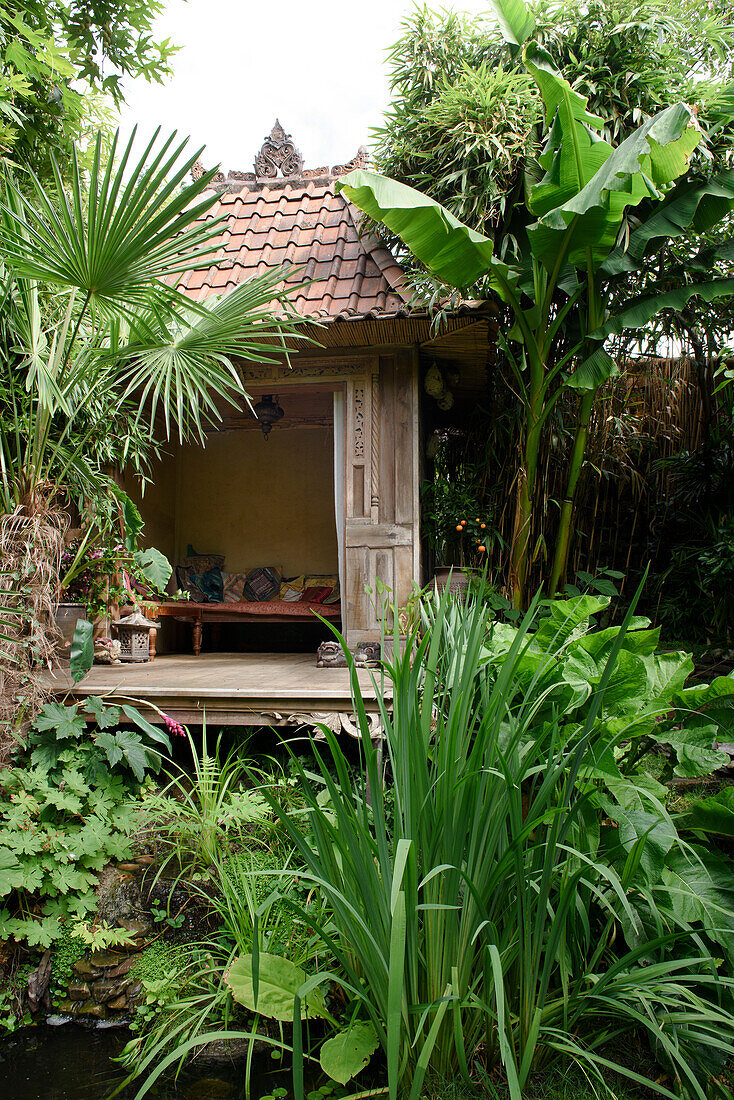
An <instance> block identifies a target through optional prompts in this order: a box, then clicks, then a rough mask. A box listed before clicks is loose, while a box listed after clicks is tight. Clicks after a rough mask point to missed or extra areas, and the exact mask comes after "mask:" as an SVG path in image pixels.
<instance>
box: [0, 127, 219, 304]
mask: <svg viewBox="0 0 734 1100" xmlns="http://www.w3.org/2000/svg"><path fill="white" fill-rule="evenodd" d="M159 132H160V131H159V130H157V131H156V133H155V134H154V136H153V138H152V139H151V141H150V142H149V143H148V145H147V147H146V148H145V150H144V151H143V154H142V156H141V157H140V159H139V160H138V161H137V163H135V164H134V165H132V166H131V161H132V150H133V143H134V140H135V131H133V134H132V136H131V138H130V140H129V141H128V143H127V145H126V146H125V148H124V150H123V151H122V154H121V156H120V158H119V162H117V163H116V162H115V154H116V152H117V147H118V140H119V135H118V134H116V135H115V137H114V139H113V142H112V150H111V154H110V159H109V161H108V163H107V166H106V167H105V168H103V166H102V142H101V137H100V136H98V138H97V144H96V148H95V154H94V160H93V165H92V172H91V177H90V179H89V183H88V187H86V186H85V182H84V181H83V180H82V174H81V170H80V167H79V163H78V160H77V158H76V155H75V156H74V160H73V164H72V174H71V182H70V184H69V187H68V189H67V188H66V187H65V186H64V183H63V181H62V178H61V174H60V172H59V169H58V166H57V165H56V164H55V163H54V165H53V172H54V179H53V183H52V184H51V185H50V186H49V187H48V188H46V187H44V185H43V184H42V183H41V181H40V180H39V179H38V178H37V177H36V176H34V175H33V173H30V178H31V184H32V194H31V196H30V197H27V196H26V195H24V194H23V193H22V192H21V190H20V188H19V187H18V186H17V184H16V183H15V182H14V181H13V180H12V179H10V178H8V179H7V181H6V192H7V194H6V196H5V199H4V202H3V203H2V209H3V211H4V213H5V215H6V216H5V218H4V219H3V224H2V226H0V248H1V249H2V253H3V256H4V258H5V260H6V262H7V263H8V264H10V265H11V266H12V267H13V269H14V270H15V271H16V272H17V273H18V274H19V275H23V276H25V277H27V278H30V279H37V280H38V281H39V282H42V283H47V284H49V285H51V286H57V287H64V288H66V289H70V290H78V291H81V293H82V294H83V295H84V298H85V300H87V301H89V303H90V304H91V305H92V306H93V307H94V306H98V307H100V308H104V309H105V310H106V311H108V312H109V311H110V310H112V311H113V312H120V311H122V312H125V311H127V310H128V309H129V308H130V306H131V304H134V303H135V302H141V301H143V300H145V299H146V298H147V296H148V294H149V291H150V285H151V282H152V281H153V280H156V279H162V278H164V277H166V276H170V275H171V274H174V273H176V272H182V271H189V270H191V269H193V268H196V267H200V266H202V265H203V266H206V265H208V264H209V263H210V262H211V260H212V252H213V249H212V242H213V241H214V239H215V238H216V237H217V236H218V235H219V233H220V231H221V225H222V221H221V219H213V218H206V217H205V215H206V214H207V212H208V211H209V210H210V208H211V206H212V204H213V203H214V202H215V201H216V195H214V194H213V193H212V192H209V193H207V194H205V192H206V191H207V188H208V186H209V183H210V182H211V180H212V178H213V176H214V174H215V172H216V169H211V170H210V171H208V172H205V173H204V174H203V175H202V176H201V177H200V178H199V179H197V180H194V181H193V182H189V183H184V180H185V179H186V176H187V174H188V173H189V172H190V170H191V168H192V167H193V165H194V163H195V162H196V160H197V158H198V157H199V156H200V154H201V152H202V150H198V151H197V152H196V153H194V154H193V155H190V154H187V153H186V152H185V149H186V145H187V143H188V139H184V140H183V141H179V142H177V141H176V134H175V132H174V133H173V134H171V135H170V136H169V137H168V138H166V139H165V140H164V141H163V142H162V143H160V144H159V141H158V137H159Z"/></svg>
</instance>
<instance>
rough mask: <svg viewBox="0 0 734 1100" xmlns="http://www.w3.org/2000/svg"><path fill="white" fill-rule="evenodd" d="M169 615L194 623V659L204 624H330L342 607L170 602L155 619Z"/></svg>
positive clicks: (283, 602)
mask: <svg viewBox="0 0 734 1100" xmlns="http://www.w3.org/2000/svg"><path fill="white" fill-rule="evenodd" d="M163 615H166V616H168V617H169V618H172V619H176V620H177V622H184V623H191V626H192V632H193V649H194V656H196V657H198V656H199V654H200V653H201V632H202V631H201V628H202V625H203V624H204V623H242V622H260V623H294V622H302V621H303V620H304V619H310V618H311V617H312V616H313V615H320V616H321V617H322V618H323V619H328V620H329V621H330V622H340V620H341V604H339V603H327V604H325V603H307V602H305V601H303V600H297V601H294V602H292V601H290V600H269V601H263V602H262V603H255V602H252V601H249V600H245V601H243V602H242V603H229V602H226V601H225V602H223V603H190V602H187V601H186V600H166V601H165V602H164V603H160V604H158V605H157V607H156V609H155V611H154V612H152V613H151V617H152V618H155V619H158V618H160V617H161V616H163ZM150 656H151V660H152V659H153V658H154V657H155V634H154V632H151V648H150Z"/></svg>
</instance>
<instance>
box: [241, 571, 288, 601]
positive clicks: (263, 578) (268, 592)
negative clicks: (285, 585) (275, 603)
mask: <svg viewBox="0 0 734 1100" xmlns="http://www.w3.org/2000/svg"><path fill="white" fill-rule="evenodd" d="M279 591H280V571H279V570H278V569H276V568H275V567H274V566H272V565H263V566H261V567H260V568H259V569H251V570H250V572H249V573H248V574H247V576H246V577H245V584H244V590H243V595H244V598H245V599H246V600H251V601H252V602H253V603H261V602H262V601H263V600H272V599H273V598H274V597H275V596H276V595H277V593H278V592H279Z"/></svg>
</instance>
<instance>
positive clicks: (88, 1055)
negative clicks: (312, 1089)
mask: <svg viewBox="0 0 734 1100" xmlns="http://www.w3.org/2000/svg"><path fill="white" fill-rule="evenodd" d="M129 1038H130V1033H129V1032H128V1031H127V1030H126V1029H124V1028H94V1029H90V1028H84V1027H81V1026H79V1025H76V1024H65V1025H64V1026H62V1027H33V1028H24V1029H23V1030H21V1031H17V1032H15V1033H14V1034H12V1035H9V1036H8V1037H7V1038H5V1039H3V1040H2V1041H0V1098H2V1100H106V1098H107V1097H108V1096H109V1095H110V1093H111V1092H112V1091H113V1090H114V1089H115V1088H116V1087H117V1086H118V1085H119V1084H120V1082H121V1081H122V1080H124V1078H125V1073H124V1072H123V1070H122V1067H121V1066H119V1065H118V1064H117V1063H115V1062H114V1061H113V1059H114V1058H115V1057H116V1056H117V1055H118V1054H119V1053H120V1051H121V1050H122V1048H123V1047H124V1045H125V1043H126V1042H127V1041H128V1039H129ZM271 1064H272V1063H271ZM268 1068H269V1067H268ZM288 1083H289V1074H287V1073H284V1072H283V1071H280V1072H279V1073H277V1074H274V1073H272V1072H270V1073H263V1074H262V1075H261V1076H260V1077H259V1078H258V1080H257V1084H256V1085H254V1086H253V1089H252V1095H253V1097H254V1098H255V1100H257V1097H260V1096H264V1095H266V1094H267V1093H269V1092H270V1091H271V1090H272V1089H273V1088H274V1087H276V1086H277V1085H282V1086H286V1087H287V1085H288ZM138 1087H139V1084H138V1086H131V1087H129V1088H127V1089H125V1090H124V1092H121V1093H118V1094H117V1095H118V1097H119V1100H132V1098H133V1097H134V1096H135V1093H136V1092H137V1088H138ZM148 1095H149V1096H150V1097H151V1098H152V1097H155V1100H174V1098H175V1100H242V1097H243V1096H244V1084H243V1071H242V1069H241V1068H237V1067H235V1066H232V1065H231V1064H224V1065H222V1064H219V1063H217V1064H212V1063H211V1062H209V1063H206V1064H204V1063H200V1064H198V1065H197V1064H196V1063H194V1066H193V1067H192V1068H187V1069H186V1070H185V1071H184V1072H182V1073H181V1074H180V1075H179V1077H178V1080H177V1081H175V1082H174V1081H172V1080H169V1081H167V1082H164V1083H163V1084H162V1085H158V1087H157V1088H156V1089H155V1090H154V1091H152V1092H150V1093H148Z"/></svg>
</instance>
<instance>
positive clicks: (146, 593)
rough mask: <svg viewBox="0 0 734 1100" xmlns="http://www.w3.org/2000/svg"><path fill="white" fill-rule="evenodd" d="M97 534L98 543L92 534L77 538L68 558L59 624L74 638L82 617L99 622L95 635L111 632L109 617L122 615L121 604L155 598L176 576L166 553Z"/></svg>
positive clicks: (67, 552) (65, 635)
mask: <svg viewBox="0 0 734 1100" xmlns="http://www.w3.org/2000/svg"><path fill="white" fill-rule="evenodd" d="M97 537H98V540H99V541H98V542H97V543H96V545H95V544H94V543H93V539H92V538H91V537H90V535H89V534H87V535H86V536H85V537H83V538H82V537H80V538H78V539H76V540H74V541H72V542H71V543H70V545H69V546H68V547H67V548H66V550H65V551H64V556H63V558H62V566H63V567H65V575H64V577H63V580H62V601H61V602H60V603H59V605H58V608H57V613H56V622H57V626H58V627H59V630H60V631H61V633H62V636H63V638H64V640H65V641H68V642H71V639H72V638H73V636H74V629H75V627H76V623H77V621H78V620H79V619H80V618H88V619H90V620H91V621H92V622H93V623H94V624H95V634H101V633H106V632H107V631H106V621H107V620H109V619H110V618H117V616H118V614H119V610H120V608H121V607H123V606H125V605H126V604H137V603H139V602H142V601H143V600H146V601H155V600H156V599H157V598H158V597H160V596H161V595H162V594H163V591H164V589H165V585H166V583H167V582H168V578H169V577H170V575H171V566H170V564H169V563H168V561H167V559H166V558H165V557H164V555H163V554H161V553H160V551H158V550H156V549H154V548H150V549H148V550H132V549H130V548H129V546H128V545H126V544H125V543H123V542H120V541H119V540H118V539H114V538H107V539H102V537H101V535H100V534H99V533H98V535H97Z"/></svg>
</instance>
